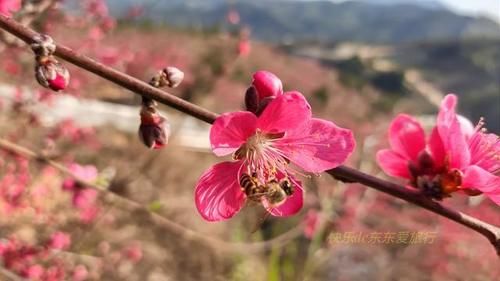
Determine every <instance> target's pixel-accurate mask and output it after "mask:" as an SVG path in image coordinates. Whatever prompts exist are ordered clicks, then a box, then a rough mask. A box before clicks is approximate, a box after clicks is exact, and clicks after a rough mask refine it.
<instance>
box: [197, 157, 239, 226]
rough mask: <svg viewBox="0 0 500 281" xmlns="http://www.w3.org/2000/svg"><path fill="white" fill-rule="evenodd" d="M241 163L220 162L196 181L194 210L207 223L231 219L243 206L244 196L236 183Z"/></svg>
mask: <svg viewBox="0 0 500 281" xmlns="http://www.w3.org/2000/svg"><path fill="white" fill-rule="evenodd" d="M242 165H243V163H242V162H241V161H238V162H222V163H219V164H216V165H214V166H212V167H210V168H209V169H208V170H207V171H205V172H204V173H203V175H202V176H201V177H200V179H199V180H198V183H197V184H196V191H195V201H196V208H197V209H198V211H199V212H200V214H201V216H202V217H203V218H204V219H205V220H207V221H221V220H226V219H229V218H231V217H233V216H234V215H235V214H236V213H237V212H238V211H239V210H240V209H241V208H242V207H243V205H244V203H245V195H244V193H243V192H241V187H240V184H239V183H238V178H239V177H238V173H239V171H240V168H241V166H242Z"/></svg>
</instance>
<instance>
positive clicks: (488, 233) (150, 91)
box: [0, 15, 500, 255]
mask: <svg viewBox="0 0 500 281" xmlns="http://www.w3.org/2000/svg"><path fill="white" fill-rule="evenodd" d="M0 28H2V29H5V30H6V31H8V32H9V33H12V34H13V35H15V36H17V37H19V38H20V39H22V40H23V41H25V42H26V43H28V44H31V43H33V42H34V39H33V38H34V37H35V36H36V35H38V33H37V32H35V31H34V30H32V29H30V28H27V27H24V26H22V25H21V24H19V23H17V22H16V21H14V20H12V19H10V18H7V17H5V16H2V15H0ZM55 55H56V56H58V57H60V58H62V59H64V60H66V61H68V62H70V63H72V64H74V65H76V66H79V67H80V68H83V69H85V70H87V71H90V72H92V73H94V74H96V75H98V76H100V77H102V78H105V79H107V80H109V81H111V82H113V83H115V84H118V85H120V86H122V87H124V88H127V89H129V90H131V91H132V92H134V93H136V94H138V95H141V96H145V97H148V98H151V99H153V100H156V101H158V102H159V103H162V104H165V105H168V106H171V107H173V108H175V109H177V110H179V111H182V112H184V113H186V114H188V115H191V116H193V117H195V118H198V119H200V120H202V121H205V122H207V123H213V122H214V120H215V119H216V118H217V116H218V115H217V114H216V113H213V112H210V111H208V110H206V109H204V108H202V107H199V106H197V105H195V104H192V103H190V102H187V101H185V100H182V99H180V98H177V97H176V96H174V95H172V94H170V93H167V92H165V91H163V90H160V89H157V88H154V87H152V86H150V85H148V84H147V83H145V82H142V81H140V80H138V79H136V78H134V77H131V76H129V75H127V74H124V73H122V72H120V71H117V70H115V69H113V68H111V67H108V66H105V65H103V64H101V63H99V62H97V61H95V60H93V59H91V58H89V57H86V56H83V55H81V54H78V53H76V52H75V51H73V50H71V49H70V48H68V47H65V46H63V45H57V49H56V52H55ZM327 173H329V174H330V175H332V176H334V177H336V178H341V179H345V180H349V181H351V182H358V183H361V184H363V185H366V186H368V187H371V188H374V189H377V190H379V191H382V192H384V193H387V194H390V195H392V196H394V197H397V198H400V199H403V200H405V201H408V202H411V203H413V204H415V205H417V206H420V207H422V208H424V209H427V210H429V211H431V212H433V213H436V214H438V215H441V216H443V217H446V218H448V219H450V220H453V221H455V222H457V223H459V224H462V225H464V226H466V227H468V228H470V229H472V230H475V231H476V232H478V233H480V234H482V235H483V236H485V237H486V238H487V239H488V240H489V241H490V242H491V243H492V244H493V246H494V247H495V249H496V251H497V254H498V255H500V228H499V227H497V226H494V225H491V224H488V223H486V222H483V221H481V220H478V219H476V218H473V217H470V216H468V215H466V214H463V213H461V212H458V211H455V210H453V209H451V208H448V207H445V206H443V205H441V204H440V203H438V202H435V201H433V200H431V199H428V198H426V197H424V196H422V195H421V194H420V193H419V192H417V191H414V190H410V189H407V188H405V187H404V186H401V185H397V184H394V183H391V182H388V181H385V180H382V179H379V178H376V177H373V176H370V175H368V174H365V173H363V172H361V171H358V170H355V169H352V168H349V167H346V166H340V167H337V168H335V169H332V170H329V171H327Z"/></svg>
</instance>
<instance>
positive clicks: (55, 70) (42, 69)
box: [35, 57, 70, 92]
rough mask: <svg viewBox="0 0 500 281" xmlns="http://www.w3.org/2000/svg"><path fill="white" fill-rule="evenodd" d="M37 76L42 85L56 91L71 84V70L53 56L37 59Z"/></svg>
mask: <svg viewBox="0 0 500 281" xmlns="http://www.w3.org/2000/svg"><path fill="white" fill-rule="evenodd" d="M35 77H36V80H37V81H38V83H39V84H40V85H42V86H43V87H45V88H49V89H52V90H54V91H56V92H57V91H60V90H64V89H65V88H66V87H67V86H68V84H69V77H70V76H69V71H68V69H66V67H65V66H64V65H63V64H61V63H59V62H58V61H57V60H56V59H55V58H53V57H43V58H39V59H38V60H37V63H36V66H35Z"/></svg>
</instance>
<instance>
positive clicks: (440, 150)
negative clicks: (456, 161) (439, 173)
mask: <svg viewBox="0 0 500 281" xmlns="http://www.w3.org/2000/svg"><path fill="white" fill-rule="evenodd" d="M429 150H430V151H431V154H432V158H433V159H434V163H435V164H436V166H437V167H442V166H443V165H444V162H445V157H446V151H445V150H444V145H443V141H442V140H441V136H440V135H439V132H438V129H437V127H434V128H433V129H432V132H431V136H430V138H429Z"/></svg>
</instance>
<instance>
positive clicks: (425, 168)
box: [377, 94, 500, 204]
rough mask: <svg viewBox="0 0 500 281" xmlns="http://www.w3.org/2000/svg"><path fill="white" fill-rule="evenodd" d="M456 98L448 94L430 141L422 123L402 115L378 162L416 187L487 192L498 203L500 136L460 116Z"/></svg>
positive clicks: (443, 192)
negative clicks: (389, 146)
mask: <svg viewBox="0 0 500 281" xmlns="http://www.w3.org/2000/svg"><path fill="white" fill-rule="evenodd" d="M456 104H457V97H456V96H455V95H453V94H449V95H447V96H446V97H445V98H444V100H443V102H442V103H441V107H440V110H439V114H438V117H437V124H436V126H435V127H434V128H433V129H432V131H431V134H430V136H429V139H428V140H427V141H426V139H425V133H424V130H423V128H422V126H421V124H420V123H419V122H418V121H416V120H415V119H414V118H413V117H411V116H408V115H405V114H400V115H398V116H397V117H396V119H394V121H393V122H392V123H391V126H390V129H389V142H390V145H391V149H384V150H381V151H379V152H378V153H377V161H378V163H379V165H380V166H381V167H382V169H383V170H384V172H385V173H387V174H388V175H390V176H394V177H400V178H405V179H409V180H410V183H411V185H412V186H414V187H417V188H420V189H421V190H422V192H423V193H424V194H426V195H428V196H430V197H433V198H435V199H442V198H443V197H448V196H450V194H451V193H453V192H456V191H463V192H465V193H467V194H469V195H477V194H480V193H484V194H485V195H486V196H488V197H489V198H490V199H491V200H493V201H494V202H495V203H497V204H500V176H499V175H500V140H499V137H498V136H497V135H495V134H489V133H486V131H485V130H484V129H482V126H483V125H484V123H483V122H482V121H480V122H479V124H478V126H476V128H475V129H471V128H472V126H471V125H470V124H468V123H470V122H468V121H467V120H464V118H462V117H459V116H457V114H456V113H455V107H456Z"/></svg>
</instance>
